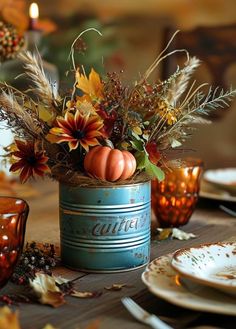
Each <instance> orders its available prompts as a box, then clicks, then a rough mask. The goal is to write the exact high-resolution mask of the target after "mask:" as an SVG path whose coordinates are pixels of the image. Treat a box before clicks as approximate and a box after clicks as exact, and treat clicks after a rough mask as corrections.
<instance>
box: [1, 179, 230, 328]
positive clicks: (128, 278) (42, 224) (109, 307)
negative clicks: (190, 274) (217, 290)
mask: <svg viewBox="0 0 236 329" xmlns="http://www.w3.org/2000/svg"><path fill="white" fill-rule="evenodd" d="M37 188H38V190H39V194H40V196H39V197H38V198H37V199H32V200H30V199H29V200H28V203H29V205H30V216H29V220H28V225H27V237H26V240H27V241H30V240H35V241H40V242H42V241H44V242H50V243H56V244H59V224H58V195H57V184H56V183H50V182H47V181H45V182H44V183H42V184H40V185H39V186H38V187H37ZM153 226H155V220H153ZM184 230H185V231H186V232H192V233H194V234H196V235H197V238H195V239H191V240H188V241H179V240H164V241H157V240H156V237H155V236H153V240H152V248H151V259H154V258H156V257H159V256H161V255H164V254H167V253H170V252H173V251H175V250H176V249H178V248H182V247H187V246H192V245H198V244H200V243H205V242H218V241H224V240H235V237H236V219H235V218H232V217H230V216H228V215H226V214H224V213H223V212H222V211H220V210H219V209H218V204H215V203H211V202H203V203H202V202H201V203H200V204H199V207H198V209H197V210H196V211H195V212H194V214H193V216H192V218H191V220H190V222H189V224H188V225H186V226H185V227H184ZM143 270H144V268H141V269H138V270H134V271H129V272H123V273H113V274H92V273H91V274H88V273H82V272H75V271H71V270H69V269H66V268H65V267H59V268H58V269H57V270H56V271H55V274H57V275H61V276H63V277H67V278H68V279H76V278H77V280H76V281H75V287H76V289H77V290H79V291H99V292H102V295H101V296H100V297H98V298H92V299H78V298H75V297H71V296H67V297H66V301H67V303H66V304H65V305H63V306H61V307H60V308H58V309H53V308H51V307H49V306H43V305H39V304H20V305H19V306H18V307H16V308H17V309H19V311H20V321H21V325H22V328H23V329H42V328H43V326H45V325H46V324H47V323H51V324H52V325H54V326H55V327H57V328H59V329H78V328H81V329H83V328H85V327H86V326H87V325H88V323H91V321H93V320H94V319H97V318H99V319H100V321H101V322H100V327H99V329H120V328H122V329H141V328H143V329H144V328H147V327H146V326H145V325H144V324H142V323H139V322H137V321H136V320H135V319H134V318H133V317H132V316H131V315H130V314H129V313H128V312H127V311H126V309H124V307H123V305H122V304H121V301H120V299H121V297H123V296H126V295H127V296H131V297H133V298H134V300H135V301H137V302H138V303H139V304H140V305H141V306H142V307H144V308H145V309H147V310H148V311H150V312H153V313H155V314H157V315H159V316H161V317H163V319H165V320H166V321H169V323H170V324H171V325H172V326H173V328H186V327H190V326H191V327H194V326H202V325H212V326H216V327H217V326H218V327H221V328H227V329H228V328H235V327H236V318H234V317H226V316H222V315H221V316H219V315H212V314H208V313H206V314H204V313H203V312H194V311H191V310H187V309H183V308H180V307H176V306H174V305H171V304H169V303H167V302H165V301H163V300H161V299H159V298H157V297H155V296H153V295H152V294H151V293H150V292H149V291H148V290H147V288H146V287H145V286H144V284H143V283H142V281H141V274H142V272H143ZM114 283H125V284H127V287H124V288H122V290H120V291H108V290H106V289H104V287H107V286H111V285H112V284H114ZM24 289H25V288H23V287H17V286H15V285H13V284H12V283H9V284H8V285H7V286H6V287H5V288H4V289H3V290H2V293H16V294H17V293H19V294H20V293H22V292H25V290H24ZM186 323H188V325H187V324H186Z"/></svg>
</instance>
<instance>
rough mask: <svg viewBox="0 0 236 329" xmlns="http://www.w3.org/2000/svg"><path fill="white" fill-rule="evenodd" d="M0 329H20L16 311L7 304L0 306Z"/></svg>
mask: <svg viewBox="0 0 236 329" xmlns="http://www.w3.org/2000/svg"><path fill="white" fill-rule="evenodd" d="M0 328H1V329H21V327H20V323H19V314H18V312H13V311H11V309H10V308H9V307H7V306H4V307H1V308H0Z"/></svg>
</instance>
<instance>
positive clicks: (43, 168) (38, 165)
mask: <svg viewBox="0 0 236 329" xmlns="http://www.w3.org/2000/svg"><path fill="white" fill-rule="evenodd" d="M15 143H16V147H17V150H16V151H14V152H12V153H11V155H12V156H13V159H14V158H16V161H15V163H13V164H12V165H11V167H10V171H13V172H15V171H18V170H20V180H21V182H22V183H25V182H26V181H27V180H28V179H29V178H30V177H34V175H38V176H41V177H42V176H44V174H45V173H48V172H50V169H49V167H48V166H47V164H46V163H47V161H48V157H47V156H45V153H44V151H41V150H38V149H37V145H36V143H35V142H32V141H28V142H26V143H24V142H22V141H20V140H16V141H15Z"/></svg>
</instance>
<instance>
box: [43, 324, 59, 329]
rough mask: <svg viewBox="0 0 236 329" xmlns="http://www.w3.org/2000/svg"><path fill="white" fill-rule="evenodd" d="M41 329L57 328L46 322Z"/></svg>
mask: <svg viewBox="0 0 236 329" xmlns="http://www.w3.org/2000/svg"><path fill="white" fill-rule="evenodd" d="M43 329H57V328H56V327H53V326H52V325H51V324H46V326H45V327H43Z"/></svg>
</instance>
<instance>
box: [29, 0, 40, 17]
mask: <svg viewBox="0 0 236 329" xmlns="http://www.w3.org/2000/svg"><path fill="white" fill-rule="evenodd" d="M29 16H30V18H38V17H39V7H38V5H37V3H35V2H33V3H31V5H30V7H29Z"/></svg>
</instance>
